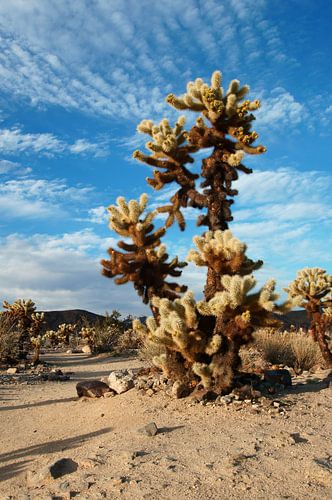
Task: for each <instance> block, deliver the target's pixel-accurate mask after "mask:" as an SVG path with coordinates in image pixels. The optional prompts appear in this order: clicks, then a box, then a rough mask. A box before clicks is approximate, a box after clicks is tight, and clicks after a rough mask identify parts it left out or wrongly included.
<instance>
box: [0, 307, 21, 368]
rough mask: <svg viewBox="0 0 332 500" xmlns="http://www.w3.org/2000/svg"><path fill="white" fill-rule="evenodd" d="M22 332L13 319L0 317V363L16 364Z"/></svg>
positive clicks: (3, 315) (4, 316)
mask: <svg viewBox="0 0 332 500" xmlns="http://www.w3.org/2000/svg"><path fill="white" fill-rule="evenodd" d="M21 338H22V330H21V329H20V328H19V327H18V326H17V322H16V321H15V319H14V318H12V317H10V316H8V315H5V314H1V315H0V362H1V363H9V364H11V363H16V362H17V361H18V358H19V352H20V349H19V347H20V340H21Z"/></svg>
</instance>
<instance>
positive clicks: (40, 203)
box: [0, 179, 92, 219]
mask: <svg viewBox="0 0 332 500" xmlns="http://www.w3.org/2000/svg"><path fill="white" fill-rule="evenodd" d="M91 191H92V188H91V187H72V186H68V184H67V182H66V181H64V180H60V179H55V180H46V179H16V180H10V181H6V182H3V183H1V184H0V209H1V213H2V214H3V217H6V218H8V219H11V218H18V217H20V218H22V217H24V218H28V219H45V218H49V217H50V218H54V217H59V216H61V215H64V214H65V213H66V208H65V206H66V205H68V204H69V203H74V204H77V203H79V202H83V201H85V199H86V197H87V196H88V195H89V194H90V193H91Z"/></svg>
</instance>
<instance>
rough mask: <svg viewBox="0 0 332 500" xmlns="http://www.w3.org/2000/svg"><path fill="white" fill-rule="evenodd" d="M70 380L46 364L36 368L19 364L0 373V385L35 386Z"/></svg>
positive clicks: (67, 375)
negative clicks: (46, 382) (42, 383)
mask: <svg viewBox="0 0 332 500" xmlns="http://www.w3.org/2000/svg"><path fill="white" fill-rule="evenodd" d="M69 379H70V375H69V373H63V372H62V371H61V370H59V369H58V368H51V367H50V366H48V365H46V364H40V365H38V366H33V365H28V364H23V363H22V364H21V365H18V366H15V367H11V368H8V369H7V370H6V371H5V372H1V373H0V385H7V384H8V385H9V384H13V385H17V384H28V385H35V384H40V383H41V382H45V381H48V382H65V381H67V380H69Z"/></svg>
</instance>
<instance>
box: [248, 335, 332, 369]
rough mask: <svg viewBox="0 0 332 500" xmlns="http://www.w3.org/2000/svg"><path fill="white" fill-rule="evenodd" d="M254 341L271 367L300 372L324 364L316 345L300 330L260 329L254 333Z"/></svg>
mask: <svg viewBox="0 0 332 500" xmlns="http://www.w3.org/2000/svg"><path fill="white" fill-rule="evenodd" d="M254 339H255V345H256V346H257V348H258V349H259V351H260V352H261V353H262V355H263V358H264V360H265V361H267V362H268V363H271V364H273V365H279V364H280V365H285V366H289V367H291V368H294V370H295V371H298V372H300V371H304V370H311V369H312V368H313V367H315V366H317V365H323V364H324V360H323V358H322V355H321V352H320V349H319V346H318V344H317V343H316V342H314V340H313V339H312V337H311V336H310V335H309V334H308V333H307V332H305V331H303V330H302V329H299V330H297V331H290V332H288V331H284V332H281V331H280V330H277V329H274V328H262V329H259V330H257V331H256V333H255V335H254Z"/></svg>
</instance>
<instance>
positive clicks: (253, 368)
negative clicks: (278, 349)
mask: <svg viewBox="0 0 332 500" xmlns="http://www.w3.org/2000/svg"><path fill="white" fill-rule="evenodd" d="M240 358H241V368H242V370H243V371H244V372H262V371H263V370H265V369H266V368H267V367H268V362H267V361H266V359H265V357H264V354H263V353H262V351H261V350H260V349H259V348H258V347H257V346H255V345H249V346H242V347H241V349H240Z"/></svg>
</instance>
